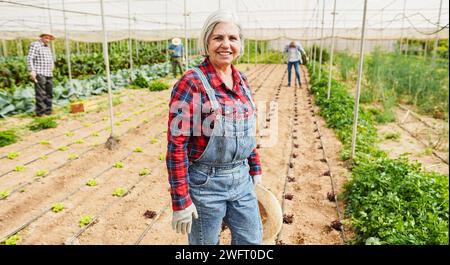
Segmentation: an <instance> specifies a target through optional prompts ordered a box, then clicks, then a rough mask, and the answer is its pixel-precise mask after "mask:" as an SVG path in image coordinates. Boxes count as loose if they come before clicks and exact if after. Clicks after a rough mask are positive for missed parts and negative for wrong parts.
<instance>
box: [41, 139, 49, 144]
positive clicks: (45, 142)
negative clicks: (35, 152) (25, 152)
mask: <svg viewBox="0 0 450 265" xmlns="http://www.w3.org/2000/svg"><path fill="white" fill-rule="evenodd" d="M39 143H40V144H42V145H49V144H50V141H49V140H41V141H39Z"/></svg>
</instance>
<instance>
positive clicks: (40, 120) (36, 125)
mask: <svg viewBox="0 0 450 265" xmlns="http://www.w3.org/2000/svg"><path fill="white" fill-rule="evenodd" d="M55 119H56V118H55V117H36V118H34V120H33V121H32V122H31V123H30V124H29V125H28V128H30V130H32V131H40V130H45V129H49V128H56V126H58V123H56V121H55Z"/></svg>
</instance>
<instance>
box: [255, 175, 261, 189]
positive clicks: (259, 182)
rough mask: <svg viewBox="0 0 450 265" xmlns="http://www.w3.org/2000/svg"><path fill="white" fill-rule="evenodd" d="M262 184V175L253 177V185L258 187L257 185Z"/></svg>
mask: <svg viewBox="0 0 450 265" xmlns="http://www.w3.org/2000/svg"><path fill="white" fill-rule="evenodd" d="M261 183H262V175H254V176H253V185H254V186H256V185H257V184H261Z"/></svg>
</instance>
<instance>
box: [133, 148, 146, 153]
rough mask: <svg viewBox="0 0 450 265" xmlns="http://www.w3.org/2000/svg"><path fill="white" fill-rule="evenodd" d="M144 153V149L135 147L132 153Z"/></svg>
mask: <svg viewBox="0 0 450 265" xmlns="http://www.w3.org/2000/svg"><path fill="white" fill-rule="evenodd" d="M143 151H144V149H142V148H141V147H136V148H135V149H134V150H133V152H135V153H142V152H143Z"/></svg>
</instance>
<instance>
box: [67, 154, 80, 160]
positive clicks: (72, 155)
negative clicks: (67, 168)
mask: <svg viewBox="0 0 450 265" xmlns="http://www.w3.org/2000/svg"><path fill="white" fill-rule="evenodd" d="M77 158H78V155H77V154H70V155H69V157H67V159H68V160H75V159H77Z"/></svg>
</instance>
